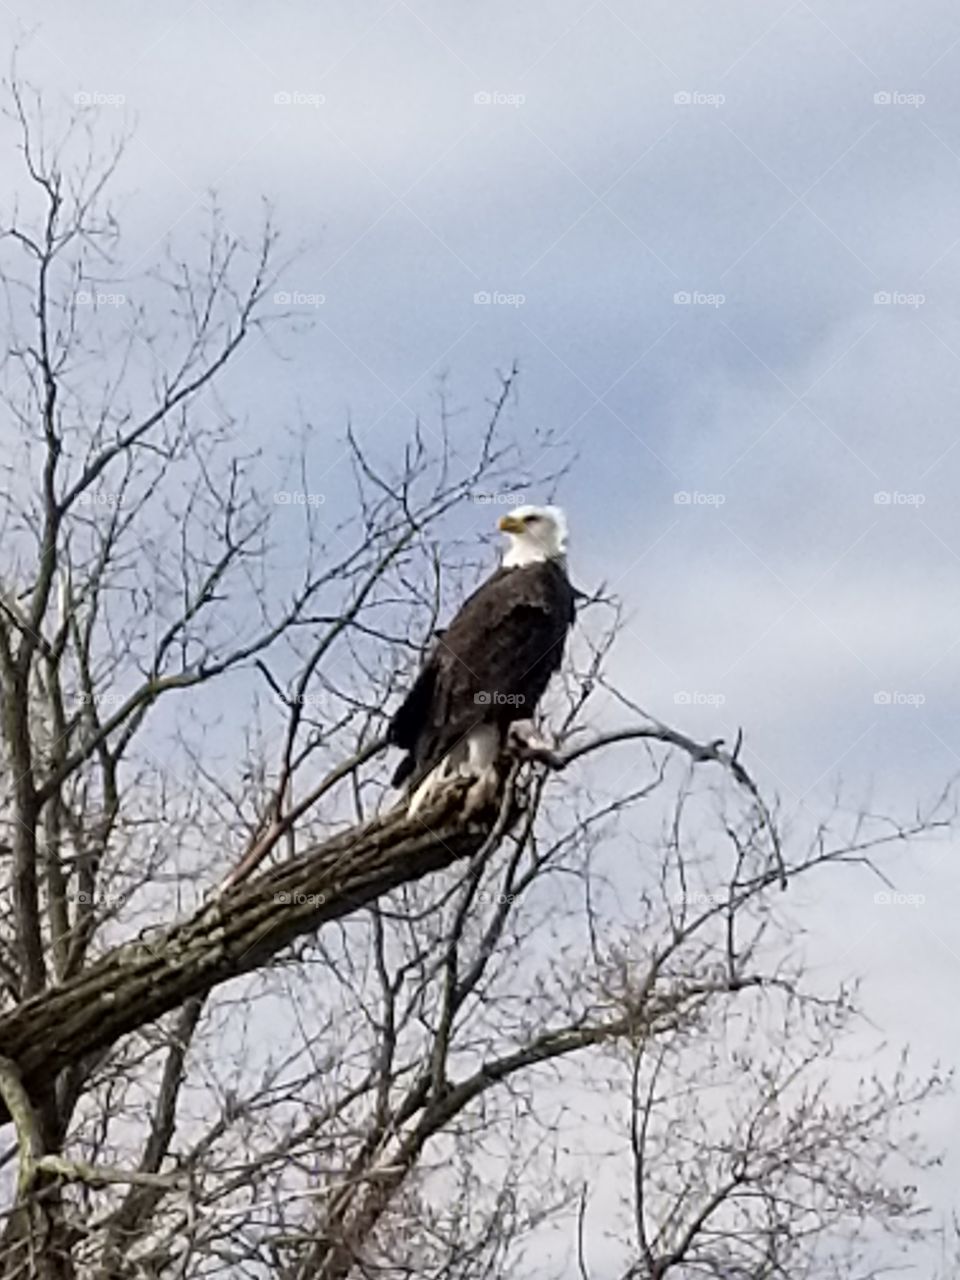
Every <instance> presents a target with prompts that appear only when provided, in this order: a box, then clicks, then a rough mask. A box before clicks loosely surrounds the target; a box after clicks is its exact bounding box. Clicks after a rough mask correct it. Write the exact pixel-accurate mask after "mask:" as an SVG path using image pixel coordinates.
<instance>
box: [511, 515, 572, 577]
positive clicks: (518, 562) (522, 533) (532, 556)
mask: <svg viewBox="0 0 960 1280" xmlns="http://www.w3.org/2000/svg"><path fill="white" fill-rule="evenodd" d="M497 527H498V528H499V530H500V532H501V533H505V534H506V535H507V538H508V539H509V546H508V547H507V550H506V554H505V555H504V557H503V560H502V562H501V563H502V564H503V567H504V568H505V569H518V568H520V567H521V566H522V565H525V564H540V563H542V562H543V561H544V560H558V559H561V558H562V557H563V556H564V555H565V554H566V550H567V517H566V516H565V515H564V514H563V512H562V511H561V509H560V508H559V507H531V506H525V507H514V509H513V511H511V512H510V513H509V514H508V515H505V516H501V517H500V519H499V520H498V522H497Z"/></svg>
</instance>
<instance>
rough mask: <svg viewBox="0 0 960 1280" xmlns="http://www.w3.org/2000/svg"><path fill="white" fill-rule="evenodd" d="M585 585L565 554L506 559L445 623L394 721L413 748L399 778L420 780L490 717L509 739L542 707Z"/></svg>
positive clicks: (394, 737) (399, 740)
mask: <svg viewBox="0 0 960 1280" xmlns="http://www.w3.org/2000/svg"><path fill="white" fill-rule="evenodd" d="M575 595H576V593H575V592H574V589H573V587H572V586H571V585H570V582H569V580H568V578H567V574H566V569H565V568H564V564H563V561H562V560H560V559H548V560H543V561H540V562H538V563H534V564H528V565H524V566H521V567H517V568H500V569H498V570H497V571H496V573H494V574H493V575H492V576H491V577H489V578H488V579H487V581H486V582H484V583H483V584H482V585H481V586H480V587H479V588H478V589H477V590H476V591H475V592H474V593H473V595H471V596H470V597H469V599H467V600H466V601H465V603H464V604H463V606H462V607H461V609H460V611H459V613H458V614H457V615H456V617H455V618H454V619H453V621H452V622H451V624H450V626H449V627H448V628H447V630H446V631H443V632H441V633H440V634H439V635H438V637H437V639H436V641H435V643H434V645H433V648H432V649H431V650H430V652H429V654H428V655H427V657H426V659H425V661H424V664H423V667H422V668H421V670H420V673H419V675H418V676H417V679H416V681H415V682H414V685H413V687H412V688H411V690H410V692H409V693H408V695H407V697H406V699H405V700H404V702H403V704H402V706H401V707H400V709H399V710H398V711H397V713H396V715H395V716H394V717H393V720H392V721H391V724H390V735H389V736H390V741H391V742H392V743H393V744H394V745H395V746H398V747H402V748H403V749H404V750H405V751H406V752H407V753H408V754H407V755H406V756H405V757H404V758H403V760H401V762H400V764H399V766H398V767H397V770H396V773H395V774H394V778H393V782H394V785H395V786H399V785H401V784H407V785H408V786H410V787H411V788H413V787H415V786H416V785H417V784H418V782H419V781H420V780H421V779H422V778H423V777H424V776H425V775H426V774H427V773H429V772H430V770H431V769H433V768H434V767H435V766H436V765H437V764H439V763H440V762H441V761H442V760H444V759H446V758H447V756H448V754H451V753H453V752H454V751H455V749H457V748H459V747H460V746H461V745H462V744H463V743H465V742H466V741H467V740H468V739H469V738H470V737H471V735H472V734H473V733H475V732H476V731H477V730H478V729H479V728H480V727H481V726H490V727H493V728H495V730H496V732H497V733H498V735H499V739H498V740H499V744H500V746H502V745H503V742H504V740H505V738H506V734H507V730H508V728H509V726H510V723H511V722H512V721H514V720H523V719H527V718H528V717H530V716H532V715H533V713H534V711H535V709H536V706H537V703H538V702H539V701H540V698H541V696H542V695H543V692H544V690H545V689H546V687H547V684H548V682H549V680H550V677H551V675H553V673H554V672H555V671H556V670H557V668H558V667H559V666H560V662H561V659H562V657H563V646H564V641H565V640H566V636H567V632H568V630H569V629H570V624H571V623H572V622H573V617H574V602H575Z"/></svg>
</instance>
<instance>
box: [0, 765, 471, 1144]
mask: <svg viewBox="0 0 960 1280" xmlns="http://www.w3.org/2000/svg"><path fill="white" fill-rule="evenodd" d="M461 801H462V796H460V795H459V789H455V790H454V791H453V792H448V793H447V795H446V796H445V797H444V799H443V803H442V807H441V809H440V810H439V812H431V813H428V814H427V815H426V817H427V818H428V820H429V824H428V823H426V822H424V821H423V820H422V819H421V817H419V816H418V817H416V818H413V819H410V818H408V817H407V816H406V813H405V812H403V811H398V810H395V811H393V812H391V813H389V814H387V815H385V816H384V817H383V818H380V819H378V820H376V821H374V822H371V823H367V824H366V825H364V826H361V827H354V828H350V829H348V830H347V831H344V832H342V833H340V834H338V835H336V836H333V837H332V838H331V839H329V840H327V841H325V842H324V843H323V844H320V845H317V846H315V847H314V848H312V849H309V850H308V851H306V852H305V853H303V854H301V855H300V856H299V857H297V858H295V859H293V860H291V861H289V862H285V863H283V864H282V865H280V866H277V867H275V868H273V869H271V870H270V871H267V872H266V873H265V874H263V875H261V876H258V877H257V879H256V880H253V881H250V882H247V883H244V884H241V885H239V886H238V887H236V888H233V889H230V890H228V891H227V892H225V893H223V894H221V895H220V896H218V897H216V898H212V899H211V901H210V902H208V903H207V904H205V905H204V906H203V907H202V908H201V909H200V910H199V911H197V912H195V913H194V914H193V915H192V916H191V917H189V918H188V919H186V920H184V921H181V922H179V923H177V924H175V925H173V926H171V927H169V928H167V929H164V930H163V931H162V932H159V933H158V934H157V935H156V936H153V937H147V938H143V939H140V940H137V941H135V942H130V943H126V944H124V945H122V946H120V947H116V948H114V949H113V950H111V951H109V952H107V953H106V955H104V956H102V957H101V958H100V959H99V960H97V961H95V962H94V963H92V964H91V965H89V966H88V968H86V969H85V970H84V971H83V972H82V973H81V974H78V975H77V976H76V977H75V978H72V979H70V980H69V981H68V982H65V983H63V984H62V985H61V986H59V987H53V988H52V989H50V990H48V991H45V992H43V993H42V994H41V995H38V996H36V997H34V998H32V999H30V1000H27V1001H25V1002H24V1003H23V1004H22V1005H20V1006H19V1007H18V1008H17V1009H15V1010H14V1011H13V1012H11V1013H9V1014H7V1015H6V1016H5V1017H3V1018H0V1054H2V1055H3V1056H4V1057H5V1058H8V1059H9V1060H10V1061H12V1062H13V1063H15V1064H16V1066H17V1068H18V1069H19V1071H20V1072H21V1073H22V1074H23V1076H24V1078H25V1079H28V1080H31V1081H33V1082H37V1081H42V1080H44V1079H52V1078H53V1077H54V1076H55V1074H56V1073H57V1072H59V1071H60V1070H62V1069H63V1068H64V1067H66V1066H68V1065H69V1064H71V1063H73V1062H77V1061H79V1060H80V1059H81V1058H83V1057H85V1056H86V1055H87V1054H90V1053H93V1052H96V1051H97V1050H102V1049H104V1048H106V1047H107V1046H109V1045H111V1044H113V1043H114V1042H115V1041H116V1040H118V1039H119V1038H120V1037H121V1036H123V1035H126V1034H127V1033H129V1032H131V1031H133V1030H135V1029H136V1028H137V1027H141V1026H144V1025H146V1024H147V1023H150V1022H153V1021H155V1020H156V1019H157V1018H159V1017H161V1016H162V1015H163V1014H165V1013H168V1012H170V1011H171V1010H172V1009H176V1008H178V1007H179V1006H180V1005H182V1004H183V1003H184V1001H186V1000H188V999H190V998H191V997H193V996H199V995H203V994H205V993H206V992H208V991H210V990H212V989H213V988H214V987H216V986H218V985H219V984H221V983H223V982H226V981H227V980H228V979H230V978H233V977H236V976H237V975H239V974H242V973H247V972H249V971H250V970H252V969H256V968H257V967H258V966H261V965H263V964H264V963H265V962H267V961H268V960H269V959H270V957H272V956H274V955H276V954H277V952H279V951H280V950H282V948H283V947H285V946H287V945H288V944H289V943H290V942H292V941H293V940H294V939H295V938H297V937H300V936H302V935H303V934H307V933H310V932H312V931H313V930H315V929H317V928H318V927H319V926H320V925H322V924H323V923H325V922H326V921H330V920H336V919H339V918H341V917H343V916H346V915H349V914H350V913H351V912H353V911H355V910H357V908H359V907H361V906H363V905H364V904H365V903H369V902H372V901H374V900H375V899H377V898H379V897H381V896H382V895H384V894H385V893H388V892H389V891H390V890H391V889H394V888H396V887H397V885H399V884H403V883H406V882H410V881H414V880H418V879H420V878H421V877H422V876H425V875H427V874H429V873H430V872H432V871H437V870H440V869H441V868H443V867H446V866H449V865H450V864H451V863H453V862H455V861H457V860H458V859H462V858H465V857H468V856H469V855H471V854H473V853H476V852H477V851H479V850H480V848H481V847H482V846H483V844H484V841H485V839H486V837H487V836H488V835H489V833H490V829H491V826H492V825H493V824H492V822H486V823H484V822H469V823H465V822H464V820H463V813H462V808H461ZM0 1119H2V1120H4V1121H5V1120H7V1119H9V1116H8V1114H7V1113H6V1111H5V1110H4V1111H3V1113H2V1115H0Z"/></svg>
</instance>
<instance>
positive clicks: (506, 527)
mask: <svg viewBox="0 0 960 1280" xmlns="http://www.w3.org/2000/svg"><path fill="white" fill-rule="evenodd" d="M497 528H498V529H499V530H500V532H501V533H523V531H524V529H525V528H526V525H525V524H524V523H523V521H522V520H518V519H517V517H516V516H501V517H500V519H499V520H498V521H497Z"/></svg>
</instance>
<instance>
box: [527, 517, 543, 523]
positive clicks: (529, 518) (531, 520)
mask: <svg viewBox="0 0 960 1280" xmlns="http://www.w3.org/2000/svg"><path fill="white" fill-rule="evenodd" d="M539 519H540V517H539V516H524V517H523V523H524V524H536V522H537V521H538V520H539Z"/></svg>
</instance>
